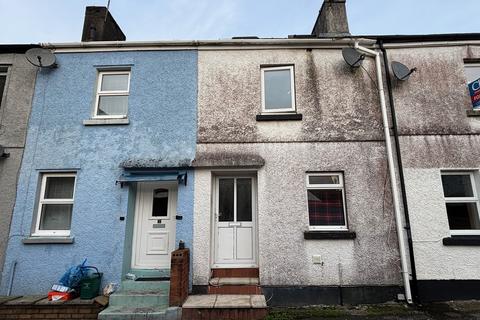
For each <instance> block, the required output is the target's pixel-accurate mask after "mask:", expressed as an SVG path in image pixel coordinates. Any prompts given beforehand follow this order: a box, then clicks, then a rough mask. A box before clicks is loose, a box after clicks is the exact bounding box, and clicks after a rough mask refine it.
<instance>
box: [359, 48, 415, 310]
mask: <svg viewBox="0 0 480 320" xmlns="http://www.w3.org/2000/svg"><path fill="white" fill-rule="evenodd" d="M355 49H356V50H358V51H360V52H362V53H364V54H365V55H368V56H371V57H374V58H375V71H376V73H377V86H378V94H379V96H380V107H381V110H382V120H383V131H384V135H385V145H386V149H387V160H388V170H389V174H390V184H391V187H392V197H393V209H394V211H395V222H396V227H397V237H398V246H399V250H400V262H401V267H402V277H403V285H404V288H405V298H406V299H407V302H408V303H412V292H411V290H410V275H409V272H408V263H407V254H406V248H405V247H406V245H405V239H404V236H403V225H402V213H401V212H400V203H399V200H398V187H397V178H396V176H395V165H394V162H393V152H392V142H391V140H390V138H391V137H390V127H389V125H388V117H387V107H386V103H385V90H384V89H383V79H382V64H381V58H380V52H377V51H374V50H371V49H368V48H365V47H362V46H360V45H359V44H358V42H355Z"/></svg>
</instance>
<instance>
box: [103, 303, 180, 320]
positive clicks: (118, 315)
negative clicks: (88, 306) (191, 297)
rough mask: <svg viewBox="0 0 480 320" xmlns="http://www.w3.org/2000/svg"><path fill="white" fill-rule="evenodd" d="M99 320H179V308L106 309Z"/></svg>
mask: <svg viewBox="0 0 480 320" xmlns="http://www.w3.org/2000/svg"><path fill="white" fill-rule="evenodd" d="M98 319H99V320H139V319H142V320H180V319H181V308H176V307H174V308H164V307H136V308H134V307H112V306H110V307H108V308H107V309H105V310H103V311H102V312H100V313H99V314H98Z"/></svg>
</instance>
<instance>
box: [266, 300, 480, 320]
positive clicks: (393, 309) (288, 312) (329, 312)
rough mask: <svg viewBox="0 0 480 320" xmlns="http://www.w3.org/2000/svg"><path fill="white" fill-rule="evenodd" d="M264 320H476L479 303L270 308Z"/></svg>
mask: <svg viewBox="0 0 480 320" xmlns="http://www.w3.org/2000/svg"><path fill="white" fill-rule="evenodd" d="M266 319H267V320H321V319H338V320H340V319H385V320H387V319H388V320H394V319H400V320H403V319H413V320H430V319H432V320H437V319H468V320H470V319H472V320H473V319H477V320H480V301H476V300H475V301H450V302H438V303H429V304H423V305H415V306H408V305H406V304H402V303H386V304H377V305H359V306H316V307H308V308H273V309H271V310H270V313H269V315H268V317H267V318H266Z"/></svg>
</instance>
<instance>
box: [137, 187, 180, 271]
mask: <svg viewBox="0 0 480 320" xmlns="http://www.w3.org/2000/svg"><path fill="white" fill-rule="evenodd" d="M176 207H177V184H176V183H150V182H149V183H146V182H145V183H139V184H138V187H137V200H136V206H135V225H134V231H133V247H132V268H134V269H163V268H170V255H171V253H172V251H173V250H175V222H176V219H175V218H176Z"/></svg>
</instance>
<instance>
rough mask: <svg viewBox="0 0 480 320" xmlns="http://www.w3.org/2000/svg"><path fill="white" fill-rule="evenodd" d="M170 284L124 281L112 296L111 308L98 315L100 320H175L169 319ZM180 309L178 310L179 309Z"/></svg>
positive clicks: (172, 310)
mask: <svg viewBox="0 0 480 320" xmlns="http://www.w3.org/2000/svg"><path fill="white" fill-rule="evenodd" d="M169 293H170V282H168V281H134V280H125V281H122V284H121V287H120V290H119V291H117V292H115V293H113V294H112V295H111V296H110V301H109V306H108V308H107V309H105V310H103V311H102V312H100V313H99V314H98V319H100V320H130V319H132V320H133V319H174V318H168V317H167V316H168V312H170V313H172V312H173V313H175V312H176V311H175V312H174V309H172V308H169V307H168V306H169V303H168V300H169ZM177 309H178V308H177Z"/></svg>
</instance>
